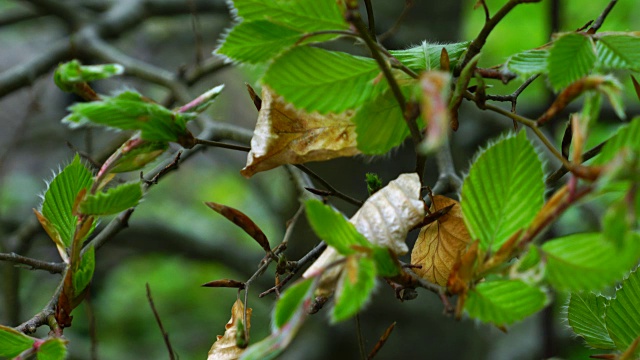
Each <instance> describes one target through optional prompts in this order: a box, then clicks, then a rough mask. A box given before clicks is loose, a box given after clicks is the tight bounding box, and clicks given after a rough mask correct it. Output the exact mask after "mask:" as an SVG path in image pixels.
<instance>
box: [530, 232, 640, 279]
mask: <svg viewBox="0 0 640 360" xmlns="http://www.w3.org/2000/svg"><path fill="white" fill-rule="evenodd" d="M622 243H623V246H622V247H620V246H617V245H616V244H615V243H612V242H610V241H607V240H606V239H605V238H604V235H602V234H601V233H580V234H573V235H569V236H564V237H561V238H558V239H554V240H551V241H548V242H546V243H545V244H544V245H542V248H541V250H542V252H543V253H544V257H545V258H546V259H547V268H546V278H547V280H548V281H549V283H551V284H552V285H553V286H554V287H556V288H558V289H566V290H574V291H580V290H599V289H601V288H603V287H605V286H607V285H611V284H612V283H614V282H615V281H616V280H619V279H620V278H622V276H623V275H624V274H625V273H626V272H627V271H629V270H630V269H631V268H632V267H633V266H634V265H636V264H637V263H638V260H639V259H640V235H638V234H633V233H629V234H627V236H625V238H624V240H623V241H622Z"/></svg>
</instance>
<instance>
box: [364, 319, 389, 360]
mask: <svg viewBox="0 0 640 360" xmlns="http://www.w3.org/2000/svg"><path fill="white" fill-rule="evenodd" d="M395 327H396V322H395V321H394V322H393V323H392V324H391V325H389V327H388V328H387V330H385V331H384V334H382V336H380V340H378V342H377V343H376V346H374V347H373V349H372V350H371V352H370V353H369V356H368V357H367V359H368V360H371V359H373V358H374V357H375V356H376V354H378V351H380V349H382V347H383V346H384V344H385V343H386V342H387V339H388V338H389V336H391V332H393V329H394V328H395Z"/></svg>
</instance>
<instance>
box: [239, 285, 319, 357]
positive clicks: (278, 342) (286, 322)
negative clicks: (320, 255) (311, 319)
mask: <svg viewBox="0 0 640 360" xmlns="http://www.w3.org/2000/svg"><path fill="white" fill-rule="evenodd" d="M314 289H315V286H314V280H313V279H307V280H303V281H298V282H296V283H295V284H293V285H291V287H289V288H288V289H287V290H286V291H285V292H284V293H283V294H282V297H280V299H279V300H278V302H277V303H276V307H275V309H274V311H273V320H272V326H271V335H269V336H268V337H267V338H266V339H264V340H262V341H260V342H258V343H256V344H253V345H251V346H250V347H249V348H248V349H247V350H246V351H245V352H244V353H243V354H242V357H241V359H242V360H268V359H274V358H276V357H277V356H278V355H280V353H282V352H283V351H284V350H285V349H286V347H287V346H289V343H291V340H293V337H294V336H295V335H296V333H297V332H298V329H300V326H302V323H303V322H304V320H305V319H306V318H307V311H308V310H309V306H310V305H311V300H312V297H313V290H314Z"/></svg>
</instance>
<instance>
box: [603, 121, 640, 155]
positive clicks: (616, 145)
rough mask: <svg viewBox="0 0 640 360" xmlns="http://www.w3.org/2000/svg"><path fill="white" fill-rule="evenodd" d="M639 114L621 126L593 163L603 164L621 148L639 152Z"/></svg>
mask: <svg viewBox="0 0 640 360" xmlns="http://www.w3.org/2000/svg"><path fill="white" fill-rule="evenodd" d="M638 139H640V116H638V117H635V118H634V119H633V120H631V122H630V123H629V124H627V125H624V126H621V127H620V128H619V129H618V131H617V132H616V134H615V135H614V136H612V137H611V138H610V139H609V140H608V141H607V143H606V144H605V145H604V147H603V148H602V151H601V152H600V154H599V155H598V157H597V158H595V159H594V163H595V164H598V165H604V164H607V163H609V162H611V160H613V159H614V158H615V157H616V155H618V153H619V152H620V151H622V150H623V149H627V150H628V151H631V152H635V153H640V141H638Z"/></svg>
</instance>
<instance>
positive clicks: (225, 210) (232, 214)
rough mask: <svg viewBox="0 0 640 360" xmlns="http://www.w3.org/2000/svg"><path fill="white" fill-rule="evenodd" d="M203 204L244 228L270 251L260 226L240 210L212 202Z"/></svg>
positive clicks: (266, 250)
mask: <svg viewBox="0 0 640 360" xmlns="http://www.w3.org/2000/svg"><path fill="white" fill-rule="evenodd" d="M205 205H207V206H208V207H210V208H211V209H212V210H213V211H215V212H217V213H218V214H220V215H222V216H224V217H226V218H227V219H228V220H229V221H231V222H232V223H234V224H236V225H237V226H238V227H239V228H241V229H242V230H244V231H245V232H246V233H247V234H249V235H250V236H251V237H252V238H254V239H255V240H256V241H257V242H258V244H259V245H260V246H261V247H262V248H263V249H264V251H265V252H267V253H270V252H271V247H270V246H269V240H268V239H267V236H266V235H265V234H264V233H263V232H262V230H260V227H259V226H258V225H257V224H256V223H255V222H253V220H251V219H250V218H249V217H248V216H247V215H245V214H244V213H243V212H242V211H240V210H237V209H234V208H232V207H229V206H225V205H221V204H218V203H214V202H205Z"/></svg>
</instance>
